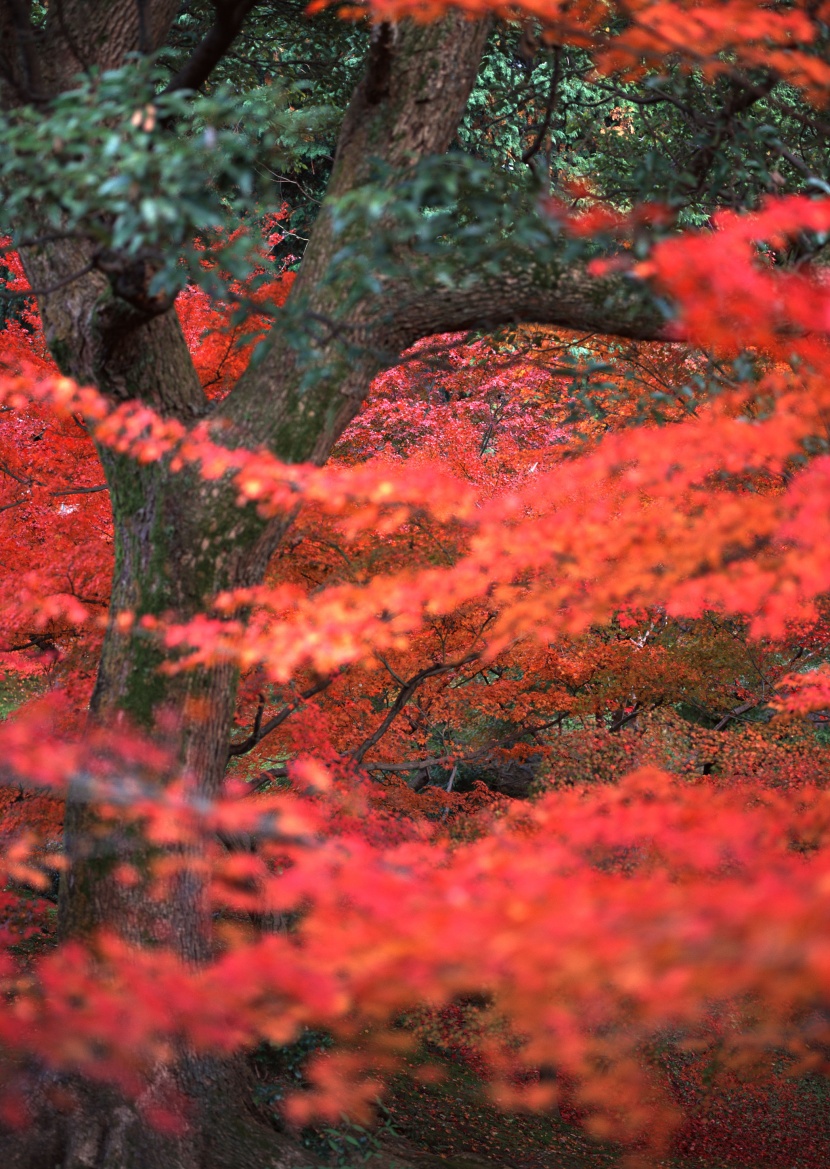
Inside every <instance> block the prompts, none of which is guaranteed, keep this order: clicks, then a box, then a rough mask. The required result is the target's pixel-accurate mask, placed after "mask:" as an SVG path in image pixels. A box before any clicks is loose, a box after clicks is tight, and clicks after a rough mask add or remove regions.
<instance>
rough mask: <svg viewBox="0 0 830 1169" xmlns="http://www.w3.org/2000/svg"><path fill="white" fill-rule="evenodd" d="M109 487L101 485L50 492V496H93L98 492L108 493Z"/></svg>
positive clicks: (104, 484)
mask: <svg viewBox="0 0 830 1169" xmlns="http://www.w3.org/2000/svg"><path fill="white" fill-rule="evenodd" d="M107 490H109V485H108V484H107V483H101V484H99V485H98V486H97V487H70V488H68V489H67V490H66V491H50V492H49V494H50V495H92V494H93V493H94V492H96V491H107Z"/></svg>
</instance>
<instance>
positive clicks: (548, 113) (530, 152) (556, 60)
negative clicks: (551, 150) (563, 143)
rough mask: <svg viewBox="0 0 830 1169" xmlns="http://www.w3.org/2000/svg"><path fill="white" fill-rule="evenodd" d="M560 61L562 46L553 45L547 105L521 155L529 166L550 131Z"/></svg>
mask: <svg viewBox="0 0 830 1169" xmlns="http://www.w3.org/2000/svg"><path fill="white" fill-rule="evenodd" d="M561 60H562V46H561V45H554V48H553V77H552V78H551V83H550V91H549V93H548V104H547V106H546V107H545V116H544V117H543V118H542V124H541V126H540V127H539V129H538V131H537V134H536V137H535V138H534V140H533V142H532V143H531V144H530V146H528V148H527V150H526V151H525V152H524V154H523V155H522V162H526V163H528V164H530V162H531V160H532V159H533V158H534V156H535V155H537V154H538V153H539V151H540V150H541V148H542V143H543V142H544V140H545V135H546V134H547V132H548V130H549V129H550V123H551V119H552V118H553V111H554V109H555V108H556V98H557V94H558V92H559V78H560V74H561V70H560V64H561Z"/></svg>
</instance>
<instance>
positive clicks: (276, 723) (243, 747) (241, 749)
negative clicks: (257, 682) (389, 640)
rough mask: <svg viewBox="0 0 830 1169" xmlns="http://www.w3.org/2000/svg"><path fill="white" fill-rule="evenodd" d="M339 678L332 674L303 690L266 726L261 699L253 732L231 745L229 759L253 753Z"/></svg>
mask: <svg viewBox="0 0 830 1169" xmlns="http://www.w3.org/2000/svg"><path fill="white" fill-rule="evenodd" d="M337 677H339V675H338V674H331V675H330V676H329V677H328V678H323V679H322V680H321V681H320V682H317V683H316V684H315V685H314V686H310V687H309V688H308V690H303V691H302V693H301V694H300V695H299V696H298V697H297V700H296V701H295V702H290V703H288V705H287V706H284V707H283V708H282V710H281V711H280V712H279V713H278V714H275V715H274V717H273V718H269V720H268V722H267V723H266V724H265V726H263V725H262V714H263V710H264V704H263V701H262V699H260V705H259V707H258V708H257V713H256V717H255V719H254V726H253V730H252V731H251V733H250V735H248V737H247V739H243V740H242V742H241V743H231V744H230V746H229V747H228V758H232V757H233V756H235V755H247V754H248V752H249V751H253V749H254V747H256V746H257V745H258V744H259V743H261V742H262V740H263V739H264V738H265V736H266V735H270V734H271V732H272V731H275V730H276V729H277V727H281V726H282V724H283V723H284V722H285V720H286V719H287V718H290V717H291V715H292V714H293V713H294V711H295V710H297V708H298V707H299V706H300V705H301V703H303V702H307V701H308V699H309V698H313V697H314V696H315V694H321V693H322V692H323V691H324V690H325V689H327V687H329V686H330V685H331V684H332V682H333V681H334V679H335V678H337Z"/></svg>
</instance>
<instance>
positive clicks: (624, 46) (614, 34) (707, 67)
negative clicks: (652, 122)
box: [309, 0, 830, 104]
mask: <svg viewBox="0 0 830 1169" xmlns="http://www.w3.org/2000/svg"><path fill="white" fill-rule="evenodd" d="M332 6H333V7H336V8H337V10H338V12H339V13H340V15H341V16H344V17H347V18H352V19H362V18H365V16H366V15H367V13H368V14H369V15H370V16H371V17H372V18H373V19H374V20H400V19H402V18H405V17H414V18H415V19H416V20H420V21H425V22H426V21H431V20H436V19H438V18H440V17H441V16H443V15H445V14H446V13H447V12H448V11H452V10H456V11H459V12H461V13H462V14H464V15H467V16H469V17H482V16H486V15H491V14H493V13H495V14H496V15H498V16H501V17H504V18H506V19H509V20H516V19H517V18H519V19H525V20H528V19H529V20H536V21H538V22H539V23H540V25H541V29H542V35H543V39H544V40H545V41H547V42H548V43H551V44H570V45H582V46H584V47H586V48H590V49H592V50H593V52H594V58H595V62H596V66H597V69H598V70H599V71H601V72H603V73H610V74H617V75H621V76H622V77H624V78H635V77H641V76H643V75H644V74H645V73H646V72H648V71H649V70H654V69H659V68H661V67H665V63H666V60H667V59H671V60H672V61H673V62H675V63H679V64H680V65H681V67H683V68H687V69H697V70H700V71H701V72H702V73H703V75H704V76H705V77H707V78H709V79H711V78H714V77H717V76H718V75H721V74H724V73H734V72H735V71H736V70H738V69H741V70H749V69H753V68H758V67H762V68H763V69H764V70H770V69H771V70H774V71H775V72H776V74H778V76H780V77H781V78H782V80H786V81H788V82H789V83H790V84H792V85H794V86H797V87H799V88H801V89H803V90H804V91H805V93H806V94H807V96H808V97H809V98H810V99H811V100H812V101H814V102H816V103H819V104H821V103H823V102H824V101H825V100H826V93H827V83H828V80H830V71H828V66H827V63H826V61H825V60H824V59H823V58H822V55H821V53H820V52H811V51H810V50H811V48H812V46H813V45H814V44H815V42H816V41H817V40H818V38H819V36H820V25H819V19H820V17H819V13H818V12H817V11H816V6H815V5H813V4H808V3H807V2H806V0H801V3H797V4H794V5H791V6H790V7H789V8H787V9H780V8H771V7H770V6H769V5H767V4H764V3H761V2H760V0H716V2H714V0H708V2H701V0H615V2H613V3H608V2H606V0H576V2H574V0H519V2H518V3H506V2H505V0H452V2H450V0H357V2H354V0H313V2H312V3H311V4H310V5H309V11H310V12H317V11H320V10H321V9H323V8H326V7H332Z"/></svg>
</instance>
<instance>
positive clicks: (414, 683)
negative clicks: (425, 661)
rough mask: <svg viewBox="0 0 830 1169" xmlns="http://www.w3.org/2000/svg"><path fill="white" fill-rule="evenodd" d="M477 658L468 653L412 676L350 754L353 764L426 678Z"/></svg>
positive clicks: (361, 760)
mask: <svg viewBox="0 0 830 1169" xmlns="http://www.w3.org/2000/svg"><path fill="white" fill-rule="evenodd" d="M479 657H481V651H473V652H472V653H468V654H467V655H466V656H465V657H463V658H459V659H458V661H455V662H443V663H439V664H437V665H434V666H427V668H426V669H425V670H420V671H419V672H418V673H417V674H413V676H412V677H411V678H410V679H409V680H408V681H407V682H406V683H405V684H404V685H403V686H402V687H401V689H400V690H399V691H398V696H397V698H396V699H395V701H394V702H393V703H392V705H391V706H390V708H389V710H388V712H387V714H386V718H385V719H384V720H383V722H382V723H381V724H380V726H378V727H377V728H376V730H375V731H374V733H373V734H371V735H370V736H369V738H368V739H364V741H363V742H362V743H361V744H360V746H359V747H358V748H356V750H354V751H352V752H351V757H352V759H354V761H355V763H362V762H363V756H364V755H365V754H366V752H367V751H369V750H370V749H371V748H372V747H374V746H375V745H376V744H377V743H378V742H379V741H380V740H381V739H382V738H383V736H384V735H385V734H386V732H387V731H388V730H389V728H390V726H391V725H392V723H393V722H394V720H395V719H396V718H397V717H398V715H399V714H400V713H401V711H402V710H403V708H404V707H405V706H406V704H407V702H408V701H409V699H410V698H411V697H412V695H413V694H414V693H415V691H416V690H417V689H418V687H419V686H420V685H421V683H422V682H426V680H427V679H428V678H437V677H438V676H439V675H440V674H447V673H449V672H450V671H451V670H460V669H461V667H462V666H466V665H467V664H468V663H469V662H474V661H476V660H477V659H478V658H479Z"/></svg>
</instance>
